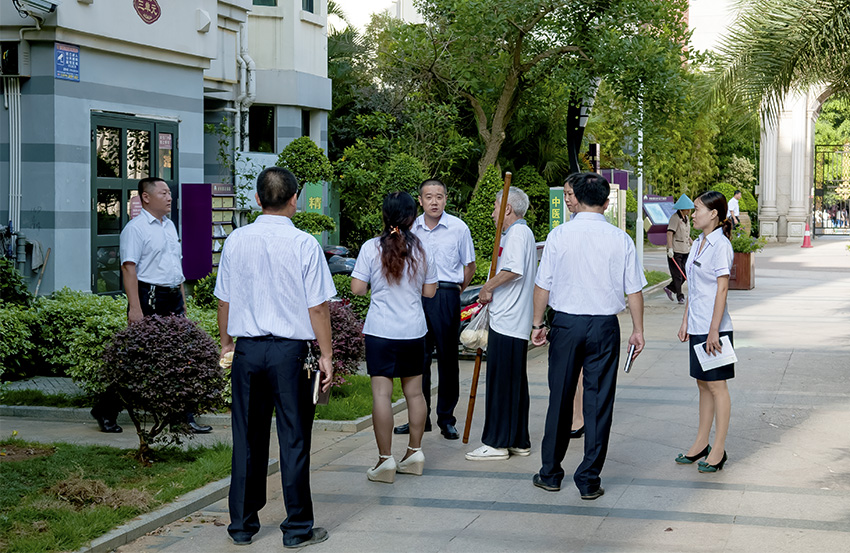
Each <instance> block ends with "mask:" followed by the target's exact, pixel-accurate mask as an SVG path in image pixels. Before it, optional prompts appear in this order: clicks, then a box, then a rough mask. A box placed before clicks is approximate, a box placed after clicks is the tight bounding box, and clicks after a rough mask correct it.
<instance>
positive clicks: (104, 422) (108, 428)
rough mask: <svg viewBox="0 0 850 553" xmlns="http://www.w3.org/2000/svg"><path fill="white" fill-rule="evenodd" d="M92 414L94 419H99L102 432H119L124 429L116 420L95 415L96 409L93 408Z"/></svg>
mask: <svg viewBox="0 0 850 553" xmlns="http://www.w3.org/2000/svg"><path fill="white" fill-rule="evenodd" d="M91 416H93V417H94V419H95V420H96V421H97V426H98V427H99V428H100V431H101V432H106V433H108V434H118V433H120V432H123V431H124V429H123V428H121V427H120V426H118V423H116V422H115V421H113V420H110V419H107V418H104V417H101V416H98V415H95V411H94V409H92V410H91Z"/></svg>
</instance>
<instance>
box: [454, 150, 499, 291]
mask: <svg viewBox="0 0 850 553" xmlns="http://www.w3.org/2000/svg"><path fill="white" fill-rule="evenodd" d="M504 184H505V181H504V180H503V179H502V175H501V174H500V173H499V171H498V170H497V169H496V168H495V167H490V168H488V169H487V171H486V172H485V173H484V178H482V179H481V182H480V183H478V190H477V191H476V192H475V194H473V195H472V199H471V200H470V202H469V206H468V207H467V210H466V213H464V215H463V221H464V222H465V223H466V224H467V226H469V231H470V233H472V242H473V244H475V263H476V269H475V276H474V277H473V279H472V284H484V283H485V282H486V281H487V276H488V275H489V272H490V260H491V258H492V256H493V242H494V240H495V234H496V227H495V224H494V223H493V218H492V217H491V215H492V214H493V205H494V203H495V201H496V193H497V192H498V191H499V190H501V189H502V187H503V186H504Z"/></svg>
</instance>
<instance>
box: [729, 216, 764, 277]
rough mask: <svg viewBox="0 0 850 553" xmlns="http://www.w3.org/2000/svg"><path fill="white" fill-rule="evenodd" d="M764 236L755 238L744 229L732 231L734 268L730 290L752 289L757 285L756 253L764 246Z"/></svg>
mask: <svg viewBox="0 0 850 553" xmlns="http://www.w3.org/2000/svg"><path fill="white" fill-rule="evenodd" d="M764 243H765V239H764V238H753V237H752V236H750V234H749V233H748V232H746V231H745V230H743V229H740V228H738V229H735V230H734V231H732V251H733V252H734V258H733V260H732V270H731V273H730V275H729V289H730V290H752V289H753V288H755V285H756V261H755V253H756V252H757V251H760V250H761V249H762V248H763V247H764Z"/></svg>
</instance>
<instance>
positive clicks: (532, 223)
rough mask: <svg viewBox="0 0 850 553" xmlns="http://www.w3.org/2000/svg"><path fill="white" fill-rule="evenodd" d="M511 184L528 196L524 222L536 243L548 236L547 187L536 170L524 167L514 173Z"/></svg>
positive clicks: (528, 166) (529, 166) (544, 180)
mask: <svg viewBox="0 0 850 553" xmlns="http://www.w3.org/2000/svg"><path fill="white" fill-rule="evenodd" d="M512 184H513V185H514V186H516V187H517V188H519V189H521V190H523V191H524V192H525V193H526V194H528V201H529V208H528V213H526V214H525V220H526V222H527V223H528V226H529V228H531V230H532V231H533V232H534V239H535V240H537V241H538V242H539V241H541V240H546V236H547V235H548V234H549V186H548V185H547V184H546V179H544V178H543V177H541V176H540V174H539V173H538V172H537V169H535V168H534V167H532V166H531V165H526V166H525V167H523V168H522V169H520V170H519V171H517V172H516V174H515V175H514V176H513V178H512Z"/></svg>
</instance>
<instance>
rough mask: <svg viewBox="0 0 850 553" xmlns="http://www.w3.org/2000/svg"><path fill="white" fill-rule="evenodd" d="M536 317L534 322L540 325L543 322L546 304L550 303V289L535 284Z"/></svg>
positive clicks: (535, 324) (533, 319)
mask: <svg viewBox="0 0 850 553" xmlns="http://www.w3.org/2000/svg"><path fill="white" fill-rule="evenodd" d="M532 301H533V303H534V318H532V324H533V325H534V326H540V325H542V324H543V315H544V314H545V313H546V306H547V305H549V290H544V289H543V288H541V287H539V286H537V285H536V284H535V285H534V299H533V300H532Z"/></svg>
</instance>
